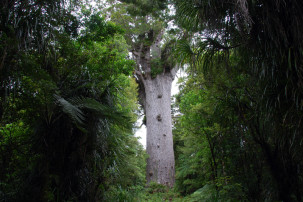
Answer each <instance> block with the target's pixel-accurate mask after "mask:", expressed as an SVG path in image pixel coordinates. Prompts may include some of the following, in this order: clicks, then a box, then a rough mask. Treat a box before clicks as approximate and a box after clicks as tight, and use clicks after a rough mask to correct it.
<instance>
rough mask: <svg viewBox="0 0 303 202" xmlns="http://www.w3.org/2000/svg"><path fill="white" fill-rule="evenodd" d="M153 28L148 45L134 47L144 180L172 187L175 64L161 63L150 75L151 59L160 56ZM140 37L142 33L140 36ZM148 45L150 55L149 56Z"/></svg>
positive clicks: (160, 34)
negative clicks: (143, 141) (142, 125)
mask: <svg viewBox="0 0 303 202" xmlns="http://www.w3.org/2000/svg"><path fill="white" fill-rule="evenodd" d="M153 34H154V33H153V31H152V30H151V31H149V32H148V34H144V37H146V36H148V40H149V41H151V42H152V43H150V44H151V45H146V43H145V45H144V43H141V44H140V45H139V46H137V48H135V49H134V50H133V56H134V59H135V60H136V62H137V69H136V71H135V77H136V79H137V82H138V84H139V100H140V103H141V105H142V106H143V109H144V113H145V117H146V128H147V144H146V151H147V154H148V156H149V157H148V160H147V168H146V179H147V183H150V182H152V181H153V182H157V183H160V184H164V185H166V186H169V187H172V186H173V185H174V181H175V158H174V150H173V135H172V118H171V86H172V81H173V79H174V77H175V74H176V71H177V68H176V67H175V68H173V67H167V66H166V67H161V68H163V69H162V72H161V73H159V74H157V75H156V76H153V75H152V69H151V60H152V59H154V58H158V59H159V58H160V57H161V51H160V50H161V49H160V47H159V46H160V41H161V37H162V33H159V34H158V35H157V36H154V35H153ZM142 37H143V36H142ZM151 49H152V51H153V53H154V54H153V57H152V56H151Z"/></svg>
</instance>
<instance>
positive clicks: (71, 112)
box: [54, 94, 85, 125]
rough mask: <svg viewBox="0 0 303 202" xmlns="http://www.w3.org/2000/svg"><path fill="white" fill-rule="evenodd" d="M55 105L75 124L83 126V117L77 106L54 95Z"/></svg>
mask: <svg viewBox="0 0 303 202" xmlns="http://www.w3.org/2000/svg"><path fill="white" fill-rule="evenodd" d="M54 98H55V100H56V103H57V104H58V105H59V106H61V107H62V111H63V112H64V113H65V114H66V115H68V116H69V117H70V118H71V119H72V120H73V121H74V122H75V123H76V124H80V125H82V124H83V121H84V119H85V116H84V114H83V112H82V110H81V109H80V107H79V106H77V105H74V104H73V103H71V102H70V101H68V100H66V99H64V98H63V97H61V96H60V95H57V94H55V95H54Z"/></svg>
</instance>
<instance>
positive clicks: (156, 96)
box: [145, 74, 175, 187]
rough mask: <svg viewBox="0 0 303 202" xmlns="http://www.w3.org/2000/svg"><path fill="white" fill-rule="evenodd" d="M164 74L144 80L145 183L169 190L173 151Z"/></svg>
mask: <svg viewBox="0 0 303 202" xmlns="http://www.w3.org/2000/svg"><path fill="white" fill-rule="evenodd" d="M172 80H173V79H172V77H171V75H168V74H161V75H158V76H157V77H156V78H155V79H150V80H146V82H145V93H146V102H145V104H146V106H145V113H146V128H147V144H146V151H147V154H148V155H149V158H148V160H147V181H148V182H151V181H155V182H158V183H160V184H165V185H167V186H170V187H171V186H173V184H174V178H175V158H174V150H173V136H172V119H171V99H170V97H171V96H170V94H171V84H172Z"/></svg>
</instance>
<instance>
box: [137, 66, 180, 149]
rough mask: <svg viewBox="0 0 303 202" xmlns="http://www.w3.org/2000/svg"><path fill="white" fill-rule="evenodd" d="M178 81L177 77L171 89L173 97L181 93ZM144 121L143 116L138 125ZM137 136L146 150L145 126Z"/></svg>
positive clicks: (138, 131)
mask: <svg viewBox="0 0 303 202" xmlns="http://www.w3.org/2000/svg"><path fill="white" fill-rule="evenodd" d="M178 74H181V73H180V70H179V71H178V73H177V75H178ZM177 81H178V77H175V79H174V81H173V83H172V89H171V95H172V96H173V95H175V94H177V93H178V92H179V88H178V84H177ZM142 119H143V116H142V118H141V119H139V120H138V125H141V123H142ZM135 136H136V137H140V139H139V142H140V143H141V144H142V145H143V147H144V148H146V127H145V125H142V126H141V128H139V129H138V130H137V131H136V133H135Z"/></svg>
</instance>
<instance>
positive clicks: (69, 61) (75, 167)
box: [0, 1, 145, 201]
mask: <svg viewBox="0 0 303 202" xmlns="http://www.w3.org/2000/svg"><path fill="white" fill-rule="evenodd" d="M14 3H15V5H16V6H15V7H10V5H9V4H5V2H4V3H2V2H1V5H3V6H4V8H7V9H8V12H10V15H8V14H7V13H6V11H7V10H5V9H4V8H3V9H2V10H1V11H0V14H1V17H2V18H1V19H3V18H6V17H9V16H11V17H12V18H16V19H15V20H7V19H6V20H4V21H2V20H1V22H7V24H1V30H3V31H1V34H0V37H1V41H6V42H7V43H6V44H3V46H1V47H0V48H1V52H2V53H3V57H2V58H1V61H2V64H1V65H2V66H1V68H0V71H1V74H0V75H1V77H0V79H1V89H0V99H1V106H0V107H1V108H0V112H1V113H0V149H1V157H0V164H1V165H0V166H1V169H0V181H1V183H0V190H1V191H0V198H1V199H0V200H3V201H21V200H22V201H95V200H104V199H105V198H107V200H108V201H112V198H110V197H113V198H114V195H113V194H110V193H113V192H121V193H123V192H126V190H127V189H128V187H131V186H142V185H143V184H144V182H145V178H144V174H143V173H144V170H145V151H144V150H143V148H142V146H141V145H140V144H139V143H138V140H137V138H135V137H134V136H133V127H134V122H135V121H136V119H137V118H136V114H135V112H136V111H137V108H138V105H137V104H136V103H137V97H136V88H137V86H136V84H135V82H134V80H133V79H131V78H130V75H131V74H132V72H133V68H134V62H133V61H131V60H129V59H128V50H127V49H128V45H127V44H126V42H125V40H124V38H123V37H122V36H121V34H122V33H123V32H122V30H121V29H120V28H119V27H117V26H115V25H114V24H113V23H111V22H106V21H105V20H104V18H102V17H100V16H99V15H98V14H94V15H92V16H89V15H88V13H87V14H86V15H84V19H83V20H84V21H83V22H84V23H83V27H81V33H80V32H79V30H78V29H77V28H78V27H77V24H81V23H80V21H78V18H77V17H79V16H81V15H78V16H77V17H76V15H75V16H72V15H71V14H68V15H67V14H66V16H61V13H68V10H65V9H66V8H65V7H61V6H59V5H61V4H60V3H59V2H57V1H50V2H47V1H42V2H40V1H39V2H35V1H32V3H33V4H34V3H37V4H41V5H40V6H41V9H43V8H45V9H46V10H47V11H50V12H48V15H44V14H45V13H43V12H42V13H39V12H36V11H35V10H32V11H31V10H30V11H29V12H28V15H33V16H32V19H33V20H32V21H30V20H28V22H27V23H26V22H23V19H24V18H26V15H25V14H26V13H24V12H27V10H26V9H25V8H27V6H32V7H35V6H34V5H30V4H31V3H30V2H24V3H22V2H21V1H20V2H19V1H15V2H14ZM57 3H58V4H57ZM69 3H73V2H72V1H71V2H69ZM52 4H54V8H56V9H57V10H51V9H53V7H51V6H50V7H49V5H52ZM70 6H71V7H70V9H72V8H75V7H73V6H74V4H71V5H70ZM32 7H31V8H32ZM49 9H50V10H49ZM38 10H39V9H38ZM19 11H20V12H21V14H20V13H19ZM69 11H70V12H71V11H72V10H69ZM61 17H62V18H61ZM35 19H36V20H35ZM18 20H19V22H20V24H19V25H20V26H21V25H22V26H21V28H18V27H14V29H8V28H9V27H10V26H11V25H10V24H9V23H13V22H17V21H18ZM32 23H37V24H36V25H33V24H32ZM69 25H70V26H69ZM35 26H36V27H35ZM48 26H49V27H48ZM36 28H37V30H36ZM22 29H23V30H22ZM39 29H40V30H39ZM74 29H75V30H74ZM42 30H43V31H42ZM46 30H47V31H46ZM11 31H13V33H10V32H11ZM23 31H25V32H24V33H23ZM19 33H21V35H19ZM76 33H80V35H79V36H78V35H77V34H76ZM40 34H43V37H44V38H43V39H42V38H41V36H40ZM20 36H21V37H20ZM22 40H25V41H22ZM13 42H14V43H15V44H14V45H12V43H13ZM36 42H37V43H36ZM112 190H116V191H112ZM123 190H125V191H123ZM122 195H123V194H122Z"/></svg>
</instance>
